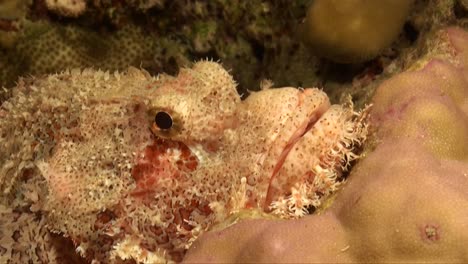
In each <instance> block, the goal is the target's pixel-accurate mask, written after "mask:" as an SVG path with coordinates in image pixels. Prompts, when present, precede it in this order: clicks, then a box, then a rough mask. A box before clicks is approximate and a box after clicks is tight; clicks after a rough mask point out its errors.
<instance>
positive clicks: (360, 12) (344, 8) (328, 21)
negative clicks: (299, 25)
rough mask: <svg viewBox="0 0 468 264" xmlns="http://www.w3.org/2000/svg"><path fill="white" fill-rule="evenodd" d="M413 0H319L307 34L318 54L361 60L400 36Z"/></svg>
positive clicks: (310, 14) (311, 11)
mask: <svg viewBox="0 0 468 264" xmlns="http://www.w3.org/2000/svg"><path fill="white" fill-rule="evenodd" d="M412 3H413V0H398V1H396V0H382V1H363V0H316V1H313V3H312V4H311V6H310V7H309V10H308V13H307V18H306V21H305V28H304V32H303V33H304V35H305V38H306V39H305V40H306V41H307V43H308V45H309V46H310V47H311V48H312V50H313V51H315V53H316V54H317V55H318V56H323V57H326V58H328V59H331V60H333V61H337V62H345V63H349V62H361V61H365V60H369V59H371V58H373V57H375V56H376V55H378V54H379V53H380V52H381V51H382V50H383V49H385V48H386V47H388V46H389V45H390V44H391V43H392V42H393V41H394V40H395V39H396V37H397V36H398V34H399V33H400V31H401V29H402V28H403V23H404V22H405V20H406V18H407V16H408V14H409V10H410V7H411V5H412Z"/></svg>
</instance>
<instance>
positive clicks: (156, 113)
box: [148, 108, 181, 138]
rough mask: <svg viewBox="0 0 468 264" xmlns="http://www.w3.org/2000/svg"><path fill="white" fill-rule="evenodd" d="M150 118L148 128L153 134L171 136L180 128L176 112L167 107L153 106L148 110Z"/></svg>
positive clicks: (163, 136)
mask: <svg viewBox="0 0 468 264" xmlns="http://www.w3.org/2000/svg"><path fill="white" fill-rule="evenodd" d="M148 115H149V118H150V120H151V124H150V129H151V131H152V132H153V134H154V135H155V136H158V137H161V138H173V137H175V136H176V135H178V134H179V132H180V130H181V120H180V118H178V116H177V114H176V113H173V112H172V111H170V110H167V109H157V108H153V109H151V110H150V111H149V112H148Z"/></svg>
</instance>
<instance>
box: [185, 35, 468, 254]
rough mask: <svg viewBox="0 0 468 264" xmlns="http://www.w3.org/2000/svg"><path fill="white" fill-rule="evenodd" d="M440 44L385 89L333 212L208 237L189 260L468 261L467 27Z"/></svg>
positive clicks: (251, 223)
mask: <svg viewBox="0 0 468 264" xmlns="http://www.w3.org/2000/svg"><path fill="white" fill-rule="evenodd" d="M431 42H432V44H433V45H434V47H433V52H430V53H428V54H427V56H424V57H423V58H421V59H420V60H419V61H416V62H415V63H414V64H413V65H412V67H411V69H410V70H408V71H406V72H404V73H401V74H398V75H396V76H395V77H393V78H390V79H389V80H387V81H384V82H383V83H382V84H381V85H380V86H379V87H378V89H377V91H376V94H375V96H374V98H373V103H374V108H373V109H372V111H371V117H372V118H371V120H372V122H371V126H372V127H373V128H374V129H375V133H374V136H373V139H372V141H373V142H374V144H371V145H369V146H367V150H366V153H367V155H366V157H365V158H364V159H363V160H362V161H361V162H360V163H359V164H358V165H357V166H356V167H355V169H354V170H353V171H352V172H351V174H350V176H349V181H348V182H347V184H345V186H344V187H343V189H342V191H341V192H340V193H338V194H337V196H336V199H335V201H334V203H333V204H332V205H331V206H330V207H329V208H328V209H327V210H325V211H323V212H322V213H321V214H320V215H312V216H307V217H304V218H302V219H300V220H294V221H271V220H244V221H241V222H240V223H238V224H237V225H235V226H231V227H229V228H226V229H224V230H217V231H213V232H208V233H205V234H204V235H202V236H201V237H200V238H199V239H198V240H197V241H196V242H195V243H194V244H193V245H192V247H191V249H190V250H189V252H188V254H187V257H186V259H185V261H186V262H204V263H207V262H218V263H219V262H242V263H246V262H255V263H259V262H268V263H271V262H289V263H290V262H339V263H345V262H360V263H361V262H374V263H375V262H443V263H449V262H456V263H460V262H466V261H468V255H467V251H466V247H465V246H464V245H465V244H466V243H467V242H468V232H467V230H466V228H465V226H466V220H467V219H468V212H467V210H466V204H468V193H467V189H468V155H467V154H468V78H467V76H468V49H467V47H468V32H466V31H464V30H462V29H460V28H454V27H452V28H448V29H444V30H441V31H439V32H437V34H434V35H433V39H432V40H431Z"/></svg>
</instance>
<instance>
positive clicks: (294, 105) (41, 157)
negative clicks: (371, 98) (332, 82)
mask: <svg viewBox="0 0 468 264" xmlns="http://www.w3.org/2000/svg"><path fill="white" fill-rule="evenodd" d="M366 113H367V111H366V110H364V111H362V112H354V111H353V109H352V104H351V103H350V104H347V105H344V106H340V105H330V102H329V100H328V97H327V95H326V94H325V93H324V92H323V91H321V90H319V89H317V88H308V89H296V88H292V87H285V88H278V89H263V90H261V91H259V92H253V93H252V94H250V95H249V97H248V98H247V99H246V100H244V101H241V100H240V97H239V95H238V94H237V91H236V84H235V82H234V80H233V79H232V77H231V76H230V75H229V73H228V72H227V71H226V70H225V69H223V67H222V66H221V65H220V64H218V63H215V62H210V61H200V62H197V63H195V64H194V65H193V67H192V68H186V69H181V71H180V73H179V74H178V76H176V77H172V76H168V75H160V76H158V77H151V76H150V75H149V74H147V73H146V72H144V71H141V70H137V69H134V68H131V69H129V70H128V71H127V72H124V73H113V74H110V73H108V72H102V71H95V70H84V71H78V70H76V71H71V72H64V73H61V74H56V75H51V76H48V77H45V78H32V79H26V80H23V81H20V82H19V83H18V85H17V87H16V88H15V89H14V92H13V96H12V97H11V98H10V99H9V100H8V101H6V102H4V103H3V104H2V107H1V108H0V115H1V116H2V119H0V147H1V148H2V149H3V150H5V151H4V152H2V154H0V190H1V191H2V196H1V200H0V201H1V202H2V204H5V205H7V206H9V207H10V208H15V207H19V206H21V207H22V208H27V207H30V208H34V210H31V211H34V212H36V213H38V214H40V215H41V216H42V217H43V220H41V222H40V223H39V221H38V225H39V224H44V223H45V225H46V226H47V228H48V229H49V230H51V231H53V232H58V233H60V234H62V235H64V236H66V237H70V238H71V239H72V241H73V242H74V244H75V246H76V247H77V251H78V252H79V253H81V254H82V255H83V256H84V257H86V258H87V259H89V260H93V259H94V260H97V261H102V262H105V263H108V262H118V261H119V260H127V259H132V260H135V261H136V262H145V263H147V262H151V263H153V262H161V261H180V260H182V258H183V255H184V252H185V250H186V249H187V248H188V247H189V246H190V245H191V243H192V242H193V241H194V239H195V238H196V237H197V236H198V235H200V234H201V233H202V232H203V231H205V230H207V229H209V228H210V227H211V226H213V225H214V224H217V223H221V222H223V221H224V220H225V219H226V218H227V217H229V216H231V215H232V214H234V213H236V212H239V211H240V210H245V209H255V210H258V211H263V212H264V213H268V214H271V215H274V216H277V217H281V218H297V217H301V216H303V215H305V214H307V213H308V210H309V209H310V208H312V207H316V206H319V205H320V203H321V202H322V201H323V200H324V199H326V197H327V196H328V195H329V194H331V193H332V192H333V191H335V190H336V189H337V186H338V185H339V184H340V179H341V176H342V173H343V172H344V171H345V170H346V169H347V168H348V167H349V162H350V161H352V160H353V159H356V158H357V157H358V155H357V154H355V153H354V149H355V147H356V146H358V145H359V144H361V143H362V142H363V141H364V140H365V138H366V133H367V125H366ZM26 174H27V175H28V176H27V177H25V175H26ZM26 190H27V192H28V195H23V196H17V195H16V194H17V193H24V192H26ZM31 197H35V198H34V199H32V198H31ZM24 213H27V212H24ZM0 227H1V226H0Z"/></svg>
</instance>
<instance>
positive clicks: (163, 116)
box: [154, 112, 173, 130]
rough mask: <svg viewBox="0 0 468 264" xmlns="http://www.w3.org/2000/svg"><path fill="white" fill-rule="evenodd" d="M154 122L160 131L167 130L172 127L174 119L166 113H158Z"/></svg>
mask: <svg viewBox="0 0 468 264" xmlns="http://www.w3.org/2000/svg"><path fill="white" fill-rule="evenodd" d="M154 122H155V123H156V126H158V127H159V128H160V129H163V130H166V129H170V128H171V127H172V123H173V122H172V117H171V115H169V114H168V113H166V112H158V113H157V114H156V116H155V117H154Z"/></svg>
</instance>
